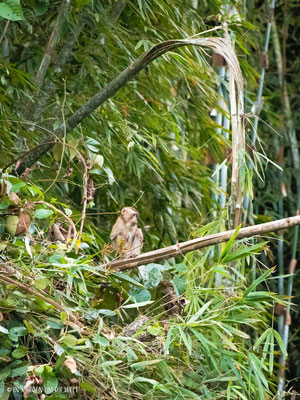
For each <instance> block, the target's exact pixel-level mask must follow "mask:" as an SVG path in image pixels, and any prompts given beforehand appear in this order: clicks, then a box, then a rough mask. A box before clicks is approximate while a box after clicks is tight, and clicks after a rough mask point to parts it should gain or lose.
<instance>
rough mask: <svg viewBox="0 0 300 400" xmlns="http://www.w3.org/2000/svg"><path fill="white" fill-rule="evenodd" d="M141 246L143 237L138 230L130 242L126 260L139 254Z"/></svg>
mask: <svg viewBox="0 0 300 400" xmlns="http://www.w3.org/2000/svg"><path fill="white" fill-rule="evenodd" d="M143 244H144V235H143V232H142V230H141V229H140V228H138V229H137V231H136V235H135V237H134V239H133V242H132V247H131V249H130V251H128V252H126V258H132V257H136V256H138V255H139V254H141V251H142V247H143Z"/></svg>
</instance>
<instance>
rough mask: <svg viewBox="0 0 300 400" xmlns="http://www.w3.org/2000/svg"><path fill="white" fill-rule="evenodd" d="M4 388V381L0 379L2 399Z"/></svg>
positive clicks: (0, 396) (0, 397) (0, 395)
mask: <svg viewBox="0 0 300 400" xmlns="http://www.w3.org/2000/svg"><path fill="white" fill-rule="evenodd" d="M4 390H5V386H4V381H0V399H2V395H3V393H4Z"/></svg>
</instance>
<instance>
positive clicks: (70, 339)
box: [60, 333, 77, 347]
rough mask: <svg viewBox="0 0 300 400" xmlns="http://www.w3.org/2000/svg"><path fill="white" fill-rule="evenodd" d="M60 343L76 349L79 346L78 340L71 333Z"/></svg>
mask: <svg viewBox="0 0 300 400" xmlns="http://www.w3.org/2000/svg"><path fill="white" fill-rule="evenodd" d="M60 341H61V342H62V343H63V344H65V345H66V346H68V347H74V346H76V344H77V338H76V337H75V336H73V335H71V334H70V333H68V334H66V335H65V336H63V337H62V338H61V339H60Z"/></svg>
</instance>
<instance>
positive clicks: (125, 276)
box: [109, 272, 144, 288]
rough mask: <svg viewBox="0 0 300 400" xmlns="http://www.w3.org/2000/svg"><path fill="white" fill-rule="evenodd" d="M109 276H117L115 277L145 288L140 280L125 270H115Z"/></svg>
mask: <svg viewBox="0 0 300 400" xmlns="http://www.w3.org/2000/svg"><path fill="white" fill-rule="evenodd" d="M109 276H110V277H115V278H117V279H119V280H120V281H125V282H129V283H132V284H133V285H135V286H139V287H141V288H144V286H143V285H142V284H141V283H140V282H138V281H136V280H135V279H133V278H131V277H130V276H129V275H126V274H124V273H123V272H113V273H111V274H110V275H109Z"/></svg>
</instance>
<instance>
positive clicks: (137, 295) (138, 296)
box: [129, 288, 151, 303]
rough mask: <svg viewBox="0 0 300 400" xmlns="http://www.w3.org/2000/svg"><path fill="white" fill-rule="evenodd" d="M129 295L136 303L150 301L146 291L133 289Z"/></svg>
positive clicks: (149, 294)
mask: <svg viewBox="0 0 300 400" xmlns="http://www.w3.org/2000/svg"><path fill="white" fill-rule="evenodd" d="M129 294H130V295H131V296H132V297H133V298H134V300H135V302H136V303H142V302H145V301H149V300H151V293H150V292H149V290H147V289H140V288H134V289H131V290H130V292H129Z"/></svg>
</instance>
